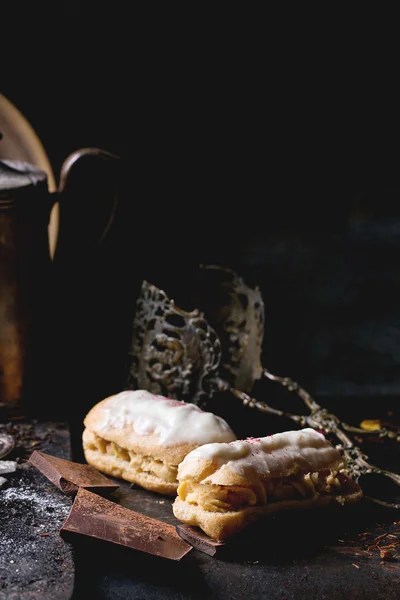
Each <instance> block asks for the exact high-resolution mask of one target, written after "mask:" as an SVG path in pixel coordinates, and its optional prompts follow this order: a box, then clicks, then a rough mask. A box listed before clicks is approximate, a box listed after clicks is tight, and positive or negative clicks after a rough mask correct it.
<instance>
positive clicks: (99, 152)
mask: <svg viewBox="0 0 400 600" xmlns="http://www.w3.org/2000/svg"><path fill="white" fill-rule="evenodd" d="M86 157H98V158H100V159H102V160H104V161H105V162H107V163H109V162H115V163H116V165H119V164H120V161H121V158H120V156H118V155H116V154H113V153H112V152H109V151H107V150H103V149H100V148H95V147H88V148H81V149H79V150H76V151H74V152H72V153H71V154H70V155H69V156H68V157H67V158H66V159H65V160H64V162H63V164H62V167H61V172H60V182H59V186H58V190H57V193H56V194H54V196H57V198H58V199H59V198H62V196H63V193H64V192H65V191H66V189H67V187H68V184H69V181H70V175H71V171H72V169H73V167H74V166H75V165H76V164H77V163H78V162H79V163H80V162H81V161H82V159H84V158H86ZM117 206H118V194H117V185H115V186H114V192H113V197H112V203H111V208H110V212H109V214H108V218H107V220H106V224H105V225H104V227H103V229H102V232H101V234H100V235H99V237H98V239H97V240H96V243H97V245H100V244H102V242H103V241H104V239H105V237H106V236H107V234H108V232H109V231H110V229H111V226H112V224H113V222H114V219H115V214H116V211H117ZM60 225H61V227H62V217H61V218H60ZM61 227H60V228H59V232H58V235H59V236H60V231H61ZM59 242H60V239H59V237H58V239H57V244H56V251H55V253H56V254H57V252H58V250H59Z"/></svg>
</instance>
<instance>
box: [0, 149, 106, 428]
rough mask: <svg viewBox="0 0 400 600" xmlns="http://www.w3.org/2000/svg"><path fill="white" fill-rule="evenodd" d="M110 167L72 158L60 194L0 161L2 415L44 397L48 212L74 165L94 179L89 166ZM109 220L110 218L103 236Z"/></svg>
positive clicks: (88, 157) (34, 173) (98, 160)
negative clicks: (87, 169) (87, 168)
mask: <svg viewBox="0 0 400 600" xmlns="http://www.w3.org/2000/svg"><path fill="white" fill-rule="evenodd" d="M110 162H114V163H117V162H118V159H117V157H115V156H114V155H112V154H110V153H109V152H106V151H103V150H100V149H97V148H84V149H82V150H78V151H77V152H74V153H73V154H72V155H70V156H69V157H68V158H67V159H66V160H65V161H64V164H63V167H62V170H61V175H60V185H59V189H58V191H57V192H55V193H49V191H48V183H47V174H46V173H45V172H44V171H42V170H40V169H39V168H38V167H36V166H34V165H32V164H29V163H26V162H21V161H15V160H1V161H0V415H1V413H2V412H3V413H5V414H6V415H7V416H9V415H14V414H17V415H18V414H20V413H21V412H24V411H26V407H27V406H29V405H31V403H34V402H35V401H36V399H39V397H40V396H42V395H43V394H45V393H46V381H49V380H50V379H51V373H50V371H51V355H52V353H54V338H52V332H51V329H52V321H51V318H50V315H52V314H54V309H53V306H52V305H53V300H54V296H53V287H52V285H53V270H54V260H52V258H51V256H50V252H49V237H48V223H49V218H50V211H51V209H52V207H53V206H54V204H55V202H59V205H60V207H61V208H62V205H63V201H64V199H63V197H64V195H65V194H64V191H65V189H66V188H68V181H69V176H70V172H71V171H72V170H74V169H75V167H76V166H77V165H78V164H79V168H80V169H81V170H82V169H83V170H85V166H86V164H87V163H90V168H89V172H90V176H91V177H92V176H93V164H95V170H96V169H100V170H104V169H103V166H104V163H110ZM111 172H114V171H112V170H111V171H110V173H111ZM113 201H114V200H113ZM103 210H104V209H103ZM61 215H62V211H61ZM61 218H62V217H61ZM77 219H79V215H77ZM111 220H112V214H110V217H109V218H108V220H107V223H106V227H105V230H108V228H109V227H110V223H111ZM72 235H73V233H72ZM102 235H104V231H103V233H102ZM56 256H57V252H56ZM52 310H53V313H52ZM33 412H34V411H33Z"/></svg>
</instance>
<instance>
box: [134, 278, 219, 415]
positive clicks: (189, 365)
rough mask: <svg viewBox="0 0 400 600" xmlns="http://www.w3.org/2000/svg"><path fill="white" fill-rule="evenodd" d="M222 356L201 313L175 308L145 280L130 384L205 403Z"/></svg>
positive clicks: (137, 317)
mask: <svg viewBox="0 0 400 600" xmlns="http://www.w3.org/2000/svg"><path fill="white" fill-rule="evenodd" d="M220 356H221V348H220V342H219V340H218V337H217V336H216V334H215V332H214V330H213V329H212V328H211V327H210V326H209V325H208V323H207V321H206V320H205V319H204V316H203V314H202V313H200V312H199V311H198V310H194V311H192V312H186V311H184V310H182V309H180V308H179V307H177V306H176V305H175V303H174V301H173V300H171V299H170V298H168V296H167V295H166V294H165V292H163V291H162V290H160V289H158V288H157V287H155V286H154V285H151V284H150V283H148V282H146V281H144V282H143V285H142V290H141V295H140V297H139V299H138V301H137V310H136V316H135V321H134V334H133V339H132V349H131V359H132V360H131V365H130V372H129V379H128V382H127V385H128V387H129V388H133V389H138V388H142V389H145V390H148V391H151V392H153V393H156V394H162V395H164V396H168V395H170V396H173V397H176V398H179V399H180V400H186V401H189V400H190V401H191V402H195V403H196V404H203V403H204V402H205V401H206V398H207V390H209V389H211V388H210V384H209V381H210V379H211V378H212V377H214V376H215V370H216V368H217V367H218V364H219V361H220Z"/></svg>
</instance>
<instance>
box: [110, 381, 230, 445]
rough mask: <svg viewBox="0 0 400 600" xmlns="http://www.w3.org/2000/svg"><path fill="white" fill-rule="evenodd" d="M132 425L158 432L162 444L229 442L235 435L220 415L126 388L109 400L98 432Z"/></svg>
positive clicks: (148, 432)
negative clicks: (126, 389)
mask: <svg viewBox="0 0 400 600" xmlns="http://www.w3.org/2000/svg"><path fill="white" fill-rule="evenodd" d="M127 426H131V427H132V428H133V429H134V431H135V432H136V433H137V434H139V435H151V434H156V435H158V436H159V443H160V444H161V445H163V446H173V445H176V444H184V443H187V444H193V445H200V444H207V443H208V442H210V440H212V441H216V442H230V441H232V440H236V436H235V434H234V433H233V431H232V429H231V428H230V427H229V425H228V423H227V422H226V421H224V420H223V419H221V418H220V417H218V416H216V415H214V414H212V413H209V412H204V411H202V410H201V409H200V408H198V406H196V405H194V404H188V403H186V402H181V401H178V400H172V399H171V398H165V397H164V396H158V395H155V394H151V393H149V392H147V391H145V390H135V391H125V392H121V393H119V394H116V395H115V396H112V397H111V398H109V399H107V400H106V401H105V402H104V405H103V418H102V421H101V422H100V425H99V433H100V432H104V433H105V432H107V431H112V430H113V429H120V428H121V429H122V428H124V427H127Z"/></svg>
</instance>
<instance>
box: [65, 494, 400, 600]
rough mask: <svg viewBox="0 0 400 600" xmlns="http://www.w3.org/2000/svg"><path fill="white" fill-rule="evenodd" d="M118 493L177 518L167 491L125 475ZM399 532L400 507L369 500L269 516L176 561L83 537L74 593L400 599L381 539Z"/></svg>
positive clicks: (125, 501) (397, 571) (397, 574)
mask: <svg viewBox="0 0 400 600" xmlns="http://www.w3.org/2000/svg"><path fill="white" fill-rule="evenodd" d="M113 496H114V498H115V499H116V500H117V501H118V502H120V504H121V505H122V506H125V507H128V508H131V509H134V510H137V511H140V512H142V513H143V514H147V515H148V516H152V517H156V518H158V519H161V520H164V521H165V522H167V523H171V524H175V525H176V524H178V522H177V521H176V519H175V518H174V516H173V514H172V511H171V502H172V501H171V499H170V498H168V497H163V496H158V495H156V494H152V493H150V492H146V491H144V490H141V489H140V488H137V487H134V488H131V487H130V486H129V485H128V484H126V483H123V484H122V485H121V487H120V488H119V490H118V491H117V492H115V493H114V494H113ZM348 508H350V507H348ZM399 533H400V521H398V515H397V518H396V517H395V515H394V514H393V513H392V512H390V511H389V512H386V511H383V509H382V510H381V509H379V508H377V507H375V506H372V505H371V504H369V503H368V501H365V502H363V503H362V505H361V506H359V507H358V508H357V509H355V510H346V509H339V510H338V511H323V510H321V511H310V513H307V514H305V513H302V514H301V515H300V516H298V515H295V514H293V515H288V514H286V515H285V516H282V517H274V518H272V519H268V521H266V522H265V524H264V526H263V527H262V528H259V527H258V528H257V531H253V532H252V534H251V535H250V536H249V537H248V539H247V542H246V543H245V544H244V543H241V544H238V545H236V546H235V545H234V544H232V547H231V548H230V551H229V552H225V554H223V555H221V557H219V556H218V555H217V556H214V557H211V556H208V555H207V554H205V553H204V552H199V551H197V550H193V551H192V552H191V553H189V554H188V555H187V556H186V557H184V559H183V560H182V561H181V562H180V563H173V564H171V562H170V561H163V560H160V559H158V558H155V557H150V556H148V555H144V554H139V553H136V552H132V551H129V550H126V549H121V550H117V551H114V549H113V550H112V551H110V550H109V549H107V548H106V547H104V546H98V545H94V544H90V545H87V544H83V545H82V546H80V547H76V590H75V595H74V598H85V597H101V598H104V599H108V598H110V599H115V598H141V600H146V599H147V598H152V599H163V600H165V599H171V600H172V599H173V600H178V599H179V600H192V599H199V598H201V599H203V598H204V599H215V600H216V599H230V600H231V599H239V598H240V599H241V598H245V597H247V598H251V599H256V598H257V599H258V598H265V599H271V600H275V599H278V598H279V599H289V598H291V599H292V598H293V599H295V598H307V599H308V598H310V599H315V600H317V599H318V600H321V599H322V598H332V599H338V600H339V599H340V600H342V599H349V600H350V598H351V599H355V598H360V599H363V600H369V599H371V600H372V599H376V597H377V594H378V595H379V597H380V598H385V599H388V600H395V599H396V600H397V598H398V590H399V585H400V562H399V561H398V559H395V560H387V559H385V560H384V559H382V557H381V549H380V548H379V546H388V545H390V544H393V546H394V544H395V542H397V543H398V542H399V541H400V538H399ZM379 536H381V537H380V538H379ZM390 536H392V537H390ZM376 538H379V539H376ZM88 550H90V552H91V553H92V560H91V562H90V564H89V563H88V561H87V552H88ZM378 591H379V593H378Z"/></svg>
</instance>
